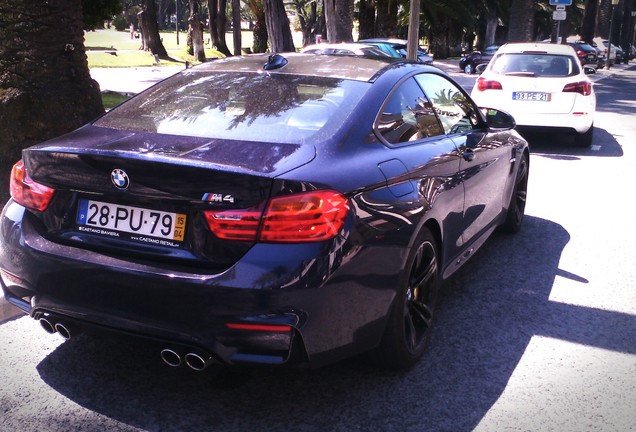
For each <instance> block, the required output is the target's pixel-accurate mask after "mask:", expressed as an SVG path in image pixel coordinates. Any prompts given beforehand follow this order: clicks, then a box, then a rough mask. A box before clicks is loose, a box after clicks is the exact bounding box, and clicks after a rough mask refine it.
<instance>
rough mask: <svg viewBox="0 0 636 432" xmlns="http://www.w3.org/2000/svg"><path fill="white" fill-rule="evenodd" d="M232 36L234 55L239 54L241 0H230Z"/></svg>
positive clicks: (240, 45)
mask: <svg viewBox="0 0 636 432" xmlns="http://www.w3.org/2000/svg"><path fill="white" fill-rule="evenodd" d="M232 36H233V38H232V42H233V43H234V55H241V54H242V53H241V48H242V44H243V42H242V41H241V0H232Z"/></svg>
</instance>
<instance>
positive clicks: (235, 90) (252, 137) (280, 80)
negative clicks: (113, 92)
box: [95, 71, 370, 144]
mask: <svg viewBox="0 0 636 432" xmlns="http://www.w3.org/2000/svg"><path fill="white" fill-rule="evenodd" d="M369 85H370V84H368V83H364V82H359V81H349V80H342V79H334V78H323V77H312V76H291V75H269V74H267V73H237V72H222V73H214V74H209V73H198V72H195V71H192V72H186V73H184V74H181V75H178V76H176V77H173V78H171V79H169V80H166V81H164V82H163V83H161V84H159V85H158V86H155V87H152V88H151V89H149V90H148V91H146V92H144V93H142V94H140V95H139V96H137V97H135V98H132V99H131V100H129V101H128V102H126V103H124V104H123V105H121V106H119V107H117V108H115V109H114V110H112V111H110V112H109V113H107V114H106V115H105V116H103V117H102V118H100V119H98V120H97V121H96V122H95V125H97V126H102V127H108V128H114V129H120V130H129V131H135V132H156V133H162V134H173V135H186V136H197V137H208V138H220V139H239V140H243V141H265V142H283V143H297V144H298V143H302V142H305V141H307V140H309V139H310V138H312V137H314V136H316V135H317V134H319V133H320V132H324V133H329V132H333V131H334V129H337V128H339V127H340V126H341V125H342V124H343V123H344V122H345V121H346V120H347V118H348V117H349V115H350V114H351V112H352V110H353V108H354V107H355V106H356V105H357V103H358V102H359V100H360V99H361V97H362V95H363V93H364V92H365V91H366V90H367V89H368V86H369Z"/></svg>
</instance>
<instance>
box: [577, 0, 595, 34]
mask: <svg viewBox="0 0 636 432" xmlns="http://www.w3.org/2000/svg"><path fill="white" fill-rule="evenodd" d="M597 14H598V0H585V14H584V15H583V23H582V24H581V35H580V36H581V39H582V40H584V41H585V42H587V43H591V42H592V39H594V36H595V35H594V33H595V31H596V15H597Z"/></svg>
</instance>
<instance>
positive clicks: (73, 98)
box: [0, 0, 104, 202]
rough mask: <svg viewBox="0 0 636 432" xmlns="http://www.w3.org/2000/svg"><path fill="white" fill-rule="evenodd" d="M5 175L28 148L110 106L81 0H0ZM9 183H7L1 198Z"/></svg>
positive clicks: (0, 171)
mask: <svg viewBox="0 0 636 432" xmlns="http://www.w3.org/2000/svg"><path fill="white" fill-rule="evenodd" d="M0 16H1V17H2V25H0V41H2V43H0V161H2V164H0V179H1V180H0V181H5V179H8V178H9V175H8V170H9V169H10V166H11V165H12V164H13V162H15V161H17V160H18V159H19V158H20V151H21V149H22V148H24V147H27V146H29V145H31V144H34V143H37V142H40V141H43V140H46V139H49V138H52V137H55V136H58V135H62V134H64V133H66V132H69V131H71V130H73V129H76V128H78V127H79V126H81V125H83V124H85V123H87V122H88V121H90V120H92V119H93V118H95V117H97V116H98V115H99V114H101V113H102V112H103V111H104V108H103V106H102V101H101V95H100V91H99V85H98V84H97V82H96V81H94V80H93V79H91V76H90V73H89V71H88V62H87V60H86V51H85V48H84V32H83V28H84V27H83V18H82V7H81V0H57V1H54V2H52V1H48V0H0ZM7 190H8V188H6V187H2V189H1V192H0V195H1V196H0V198H1V199H0V201H2V202H4V201H5V200H6V198H7V197H6V191H7Z"/></svg>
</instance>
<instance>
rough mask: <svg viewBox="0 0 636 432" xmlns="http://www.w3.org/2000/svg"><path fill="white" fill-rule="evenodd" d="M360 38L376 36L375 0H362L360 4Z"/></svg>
mask: <svg viewBox="0 0 636 432" xmlns="http://www.w3.org/2000/svg"><path fill="white" fill-rule="evenodd" d="M358 9H359V15H358V22H359V24H360V25H359V28H358V39H370V38H372V37H375V4H374V1H373V0H360V3H359V4H358Z"/></svg>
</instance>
